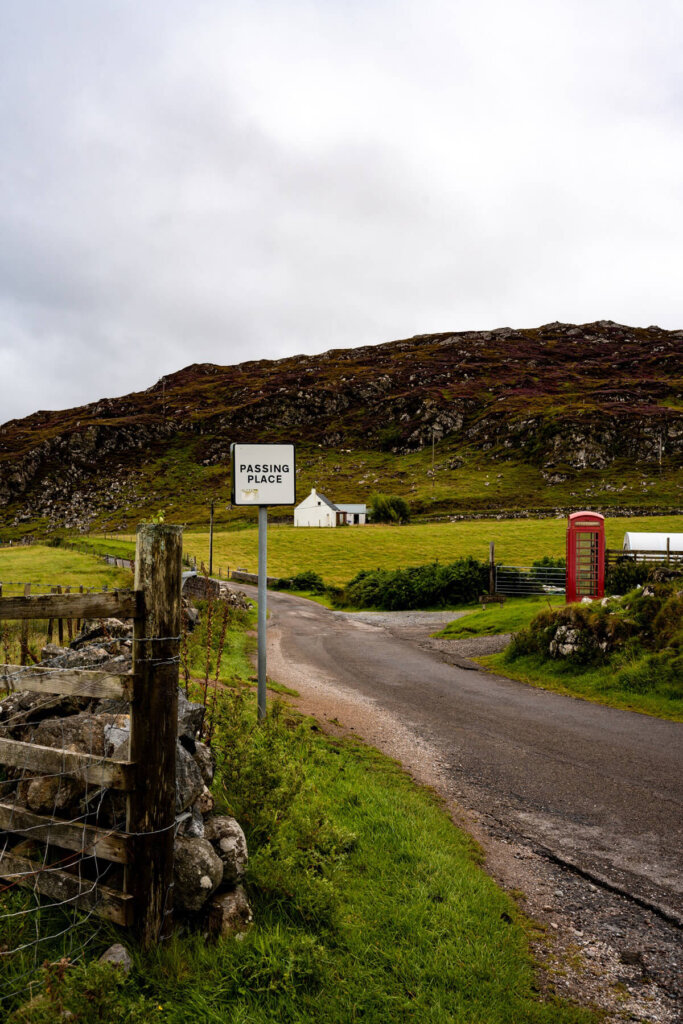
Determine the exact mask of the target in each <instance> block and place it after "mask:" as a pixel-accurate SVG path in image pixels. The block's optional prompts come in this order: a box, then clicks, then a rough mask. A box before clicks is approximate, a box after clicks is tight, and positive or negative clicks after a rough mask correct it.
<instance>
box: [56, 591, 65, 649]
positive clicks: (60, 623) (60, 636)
mask: <svg viewBox="0 0 683 1024" xmlns="http://www.w3.org/2000/svg"><path fill="white" fill-rule="evenodd" d="M61 592H62V588H61V586H59V587H57V593H58V594H61ZM57 642H58V644H59V646H60V647H63V646H64V619H57Z"/></svg>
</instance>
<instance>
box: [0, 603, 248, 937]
mask: <svg viewBox="0 0 683 1024" xmlns="http://www.w3.org/2000/svg"><path fill="white" fill-rule="evenodd" d="M132 633H133V627H132V622H121V621H120V620H118V619H105V620H103V621H100V622H86V623H84V626H83V629H82V630H81V632H80V633H79V635H78V636H77V637H76V638H75V639H74V640H73V641H72V642H71V644H70V646H69V647H68V648H62V647H58V646H56V645H55V644H48V645H47V646H46V647H44V648H43V651H42V656H41V661H42V664H44V665H46V666H49V667H53V668H74V669H98V670H106V671H109V672H117V673H122V672H127V671H129V670H130V668H131V665H132V646H133V638H132ZM204 710H205V709H204V707H203V705H201V704H195V703H192V702H190V701H189V700H188V699H187V697H186V696H185V693H184V691H183V690H182V689H179V691H178V739H177V743H176V806H175V812H176V838H175V874H174V905H175V908H176V911H178V912H180V913H181V914H183V915H184V916H187V917H189V918H193V919H194V920H195V921H197V922H198V923H199V924H200V926H202V927H204V928H205V929H206V930H209V931H212V932H213V933H220V934H227V933H228V932H230V931H232V930H235V929H242V928H244V927H246V926H247V925H248V924H249V923H250V922H251V920H252V917H251V910H250V908H249V904H248V901H247V898H246V894H245V892H244V890H243V889H242V886H241V884H240V883H241V881H242V879H243V877H244V874H245V871H246V867H247V861H248V853H247V844H246V840H245V837H244V833H243V831H242V829H241V828H240V826H239V824H238V823H237V821H236V820H235V819H234V818H231V817H229V816H227V815H218V814H214V799H213V796H212V794H211V790H210V786H211V783H212V782H213V776H214V769H215V759H214V755H213V752H212V750H211V748H210V747H209V746H207V745H206V744H205V743H202V742H201V741H200V740H199V739H198V737H199V735H200V733H201V728H202V723H203V719H204ZM0 736H5V737H8V738H10V739H16V740H22V741H24V742H29V743H35V744H39V745H41V746H45V747H53V748H62V749H65V750H71V751H78V752H82V753H88V754H93V755H95V756H98V757H107V758H112V759H114V760H123V761H125V760H127V759H128V741H129V736H130V718H129V714H128V704H127V703H126V702H124V701H120V700H112V699H108V700H99V699H93V698H88V697H73V696H66V697H65V696H54V697H47V698H46V697H45V695H44V694H39V693H28V692H21V691H17V692H13V693H11V694H9V695H8V696H7V697H5V698H4V699H3V700H0ZM8 774H10V773H8ZM10 779H11V775H10ZM13 785H14V794H13V798H14V800H15V801H16V804H17V805H19V806H24V807H28V808H29V809H30V810H32V811H34V812H35V813H39V814H48V815H53V816H57V817H59V818H61V819H63V820H70V819H76V818H78V819H79V820H85V821H87V822H88V823H91V824H95V823H96V824H98V825H100V826H103V827H109V828H120V829H121V830H125V817H126V806H125V797H124V795H123V794H122V793H119V792H117V791H115V790H109V789H104V788H99V787H96V786H92V785H89V786H86V783H85V782H83V781H80V780H78V779H76V778H70V777H68V776H66V775H64V776H41V775H38V774H33V773H30V772H27V771H14V783H13ZM7 798H8V797H7V794H5V799H7ZM10 799H11V797H10Z"/></svg>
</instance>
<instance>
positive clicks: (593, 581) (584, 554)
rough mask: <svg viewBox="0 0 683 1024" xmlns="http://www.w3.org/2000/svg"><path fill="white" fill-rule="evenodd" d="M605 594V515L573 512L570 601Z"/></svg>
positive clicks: (569, 530) (569, 529) (569, 546)
mask: <svg viewBox="0 0 683 1024" xmlns="http://www.w3.org/2000/svg"><path fill="white" fill-rule="evenodd" d="M604 596H605V517H604V516H601V515H600V513H599V512H572V514H571V515H570V517H569V521H568V523H567V604H570V603H571V602H572V601H580V600H581V598H583V597H593V598H595V597H604Z"/></svg>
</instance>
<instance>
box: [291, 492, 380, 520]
mask: <svg viewBox="0 0 683 1024" xmlns="http://www.w3.org/2000/svg"><path fill="white" fill-rule="evenodd" d="M367 515H368V510H367V506H366V505H349V504H343V505H342V504H339V505H335V504H334V502H333V501H330V499H329V498H326V497H325V495H324V494H320V492H319V491H316V489H315V487H314V488H313V490H312V491H311V493H310V494H309V495H308V497H307V498H304V500H303V501H302V502H300V503H299V504H298V505H297V506H296V507H295V509H294V525H295V526H345V525H348V526H361V525H362V524H364V523H365V522H367Z"/></svg>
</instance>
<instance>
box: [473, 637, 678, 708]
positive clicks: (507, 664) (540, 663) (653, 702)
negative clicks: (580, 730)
mask: <svg viewBox="0 0 683 1024" xmlns="http://www.w3.org/2000/svg"><path fill="white" fill-rule="evenodd" d="M474 660H475V661H476V662H477V663H478V664H480V665H483V666H484V668H486V669H488V670H489V672H494V673H495V674H496V675H501V676H505V677H506V678H507V679H516V680H517V681H518V682H520V683H527V684H528V685H529V686H538V687H541V688H542V689H544V690H554V691H555V692H556V693H563V694H565V695H566V696H568V697H580V698H582V699H583V700H590V701H594V702H595V703H596V704H606V705H607V706H608V707H611V708H620V709H621V710H622V711H639V712H640V713H641V714H644V715H655V716H656V717H657V718H666V719H668V720H669V721H672V722H683V700H682V699H681V698H679V697H670V696H667V695H666V694H661V693H657V692H651V693H634V692H633V691H632V690H627V689H624V688H623V687H622V686H621V685H620V682H619V673H618V671H617V666H615V664H614V663H611V664H608V665H599V666H594V665H576V664H575V663H573V662H566V661H562V660H557V661H551V660H549V659H547V658H546V659H544V658H543V657H542V656H541V655H539V654H525V655H522V656H521V657H518V658H516V659H515V660H514V661H510V660H509V658H507V657H506V655H505V652H503V653H502V654H487V655H485V656H482V657H479V658H475V659H474Z"/></svg>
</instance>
